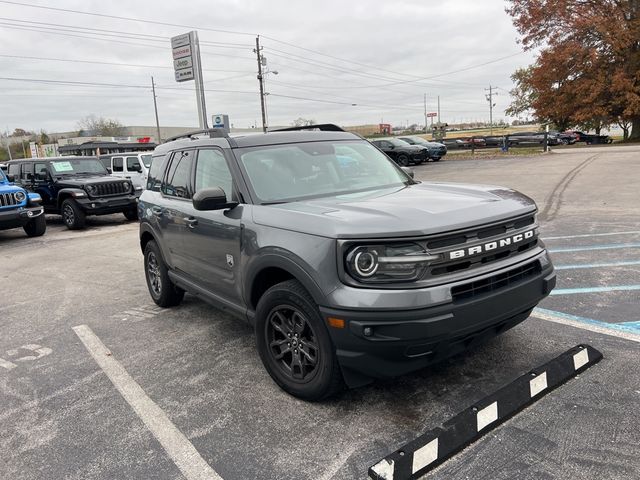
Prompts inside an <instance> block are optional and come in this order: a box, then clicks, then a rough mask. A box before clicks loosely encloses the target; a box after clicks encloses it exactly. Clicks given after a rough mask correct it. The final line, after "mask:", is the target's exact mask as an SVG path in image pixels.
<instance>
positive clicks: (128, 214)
mask: <svg viewBox="0 0 640 480" xmlns="http://www.w3.org/2000/svg"><path fill="white" fill-rule="evenodd" d="M122 213H123V215H124V216H125V218H126V219H127V220H129V221H130V222H133V221H134V220H138V209H137V208H132V209H130V210H125V211H124V212H122Z"/></svg>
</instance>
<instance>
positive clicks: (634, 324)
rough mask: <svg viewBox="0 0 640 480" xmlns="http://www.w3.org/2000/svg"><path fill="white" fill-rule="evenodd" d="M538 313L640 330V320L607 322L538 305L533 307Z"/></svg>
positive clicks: (575, 320) (614, 328)
mask: <svg viewBox="0 0 640 480" xmlns="http://www.w3.org/2000/svg"><path fill="white" fill-rule="evenodd" d="M536 313H542V314H546V315H552V316H556V317H560V318H564V319H566V320H573V321H574V322H581V323H586V324H589V325H594V326H596V327H601V328H610V329H612V330H618V331H621V332H627V333H634V334H637V333H638V332H640V322H623V323H607V322H603V321H600V320H594V319H593V318H587V317H581V316H579V315H571V314H570V313H563V312H557V311H555V310H549V309H546V308H540V307H536V308H534V309H533V315H534V316H535V314H536Z"/></svg>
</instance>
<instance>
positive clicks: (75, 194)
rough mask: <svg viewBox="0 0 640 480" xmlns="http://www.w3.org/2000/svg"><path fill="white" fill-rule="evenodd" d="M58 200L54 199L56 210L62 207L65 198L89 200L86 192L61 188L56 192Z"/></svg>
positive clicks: (79, 189)
mask: <svg viewBox="0 0 640 480" xmlns="http://www.w3.org/2000/svg"><path fill="white" fill-rule="evenodd" d="M57 197H58V198H57V199H56V206H57V207H58V209H59V208H60V207H61V206H62V202H63V201H65V200H66V199H67V198H69V197H71V198H73V199H75V198H89V196H88V195H87V192H85V191H84V190H82V189H81V188H61V189H60V190H58V196H57Z"/></svg>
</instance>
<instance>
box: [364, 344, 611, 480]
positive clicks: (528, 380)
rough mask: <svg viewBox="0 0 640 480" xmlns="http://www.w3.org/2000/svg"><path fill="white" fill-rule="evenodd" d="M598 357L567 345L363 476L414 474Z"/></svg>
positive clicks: (388, 478)
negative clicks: (546, 361)
mask: <svg viewBox="0 0 640 480" xmlns="http://www.w3.org/2000/svg"><path fill="white" fill-rule="evenodd" d="M600 360H602V354H601V353H600V352H599V351H598V350H596V349H595V348H593V347H591V346H589V345H578V346H577V347H574V348H572V349H571V350H569V351H567V352H565V353H563V354H562V355H560V356H558V357H556V358H554V359H553V360H551V361H550V362H548V363H546V364H544V365H542V366H541V367H538V368H536V369H534V370H531V371H530V372H529V373H527V374H525V375H522V376H521V377H520V378H518V379H516V380H515V381H513V382H511V383H510V384H509V385H507V386H505V387H503V388H501V389H500V390H498V391H497V392H495V393H493V394H491V395H489V396H487V397H485V398H484V399H482V400H480V401H479V402H477V403H476V404H475V405H474V406H472V407H469V408H467V409H466V410H464V411H462V412H461V413H459V414H458V415H456V416H455V417H453V418H451V419H450V420H448V421H447V422H445V423H444V424H442V426H440V427H437V428H434V429H433V430H430V431H428V432H426V433H425V434H423V435H421V436H420V437H418V438H416V439H415V440H412V441H411V442H409V443H407V444H406V445H404V446H403V447H401V448H399V449H398V450H396V451H395V452H393V453H391V454H390V455H387V456H386V457H384V458H383V459H382V460H380V461H379V462H378V463H376V464H375V465H373V466H372V467H370V468H369V478H371V479H373V480H407V479H415V478H419V477H420V476H421V475H424V474H425V473H427V472H428V471H429V470H431V469H433V468H435V467H436V466H437V465H439V464H441V463H442V462H444V461H445V460H447V459H448V458H450V457H451V456H453V455H454V454H456V453H457V452H459V451H460V450H462V449H463V448H464V447H466V446H467V445H469V444H470V443H472V442H474V441H475V440H477V439H478V438H480V437H481V436H482V435H484V434H485V433H487V432H489V431H490V430H492V429H493V428H495V427H497V426H498V425H500V424H501V423H503V422H504V421H506V420H507V419H509V418H510V417H512V416H513V415H515V414H516V413H518V412H519V411H520V410H522V409H524V408H525V407H527V406H529V405H531V404H532V403H534V402H535V401H537V400H539V399H540V398H542V397H543V396H544V395H546V394H547V393H549V392H550V391H551V390H553V389H555V388H557V387H559V386H560V385H562V384H563V383H565V382H566V381H568V380H569V379H570V378H572V377H574V376H576V375H577V374H579V373H580V372H582V371H584V370H586V369H587V368H589V367H591V366H593V365H595V364H596V363H598V362H599V361H600Z"/></svg>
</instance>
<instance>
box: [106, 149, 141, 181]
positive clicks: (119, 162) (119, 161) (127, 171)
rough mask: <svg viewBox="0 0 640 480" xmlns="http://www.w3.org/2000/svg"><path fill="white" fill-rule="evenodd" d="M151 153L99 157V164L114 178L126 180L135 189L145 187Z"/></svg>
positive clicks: (111, 154) (127, 153)
mask: <svg viewBox="0 0 640 480" xmlns="http://www.w3.org/2000/svg"><path fill="white" fill-rule="evenodd" d="M151 153H152V152H124V153H110V154H108V155H100V162H102V164H103V165H104V166H105V168H106V169H107V171H109V173H110V174H111V175H113V176H115V177H121V178H128V179H130V180H131V182H132V183H133V184H134V185H135V186H136V187H142V188H143V189H144V188H145V186H146V185H147V178H148V176H149V167H150V166H151Z"/></svg>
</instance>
